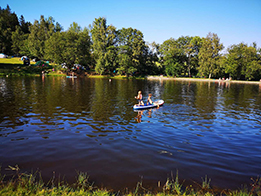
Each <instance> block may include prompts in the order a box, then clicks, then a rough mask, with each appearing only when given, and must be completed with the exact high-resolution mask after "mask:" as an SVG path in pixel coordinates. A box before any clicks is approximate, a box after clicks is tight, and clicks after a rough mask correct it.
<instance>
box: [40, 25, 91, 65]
mask: <svg viewBox="0 0 261 196" xmlns="http://www.w3.org/2000/svg"><path fill="white" fill-rule="evenodd" d="M90 44H91V42H90V35H89V32H88V30H87V29H84V30H83V31H74V30H68V31H66V32H56V33H54V34H53V35H52V36H51V37H50V38H49V39H48V40H47V41H46V42H45V54H46V55H45V58H46V59H49V60H53V61H54V62H55V63H58V64H61V63H66V64H67V65H68V67H69V68H70V67H72V66H73V65H74V64H81V65H84V66H86V65H89V64H90V62H91V59H90Z"/></svg>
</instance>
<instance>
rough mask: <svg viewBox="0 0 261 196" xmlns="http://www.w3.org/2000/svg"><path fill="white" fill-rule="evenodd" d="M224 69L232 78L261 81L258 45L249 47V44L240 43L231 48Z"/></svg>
mask: <svg viewBox="0 0 261 196" xmlns="http://www.w3.org/2000/svg"><path fill="white" fill-rule="evenodd" d="M224 69H225V72H226V73H227V74H230V76H231V77H232V78H236V79H247V80H252V79H256V80H258V79H260V75H261V61H260V54H259V53H258V50H257V49H256V45H255V44H253V46H247V44H244V43H240V44H237V45H232V46H231V47H229V48H228V55H227V58H226V59H225V63H224Z"/></svg>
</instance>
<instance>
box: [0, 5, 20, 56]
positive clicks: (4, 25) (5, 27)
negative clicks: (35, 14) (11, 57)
mask: <svg viewBox="0 0 261 196" xmlns="http://www.w3.org/2000/svg"><path fill="white" fill-rule="evenodd" d="M18 25H19V22H18V18H17V15H16V14H15V13H12V12H11V9H10V7H9V5H7V7H6V9H2V8H1V7H0V51H1V52H2V53H6V54H11V53H12V32H14V31H15V30H16V26H18Z"/></svg>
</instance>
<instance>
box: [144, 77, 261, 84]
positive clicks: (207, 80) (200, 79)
mask: <svg viewBox="0 0 261 196" xmlns="http://www.w3.org/2000/svg"><path fill="white" fill-rule="evenodd" d="M147 79H148V80H180V81H192V82H226V83H227V82H229V83H242V84H259V85H261V82H259V81H240V80H219V79H204V78H170V77H166V76H148V77H147Z"/></svg>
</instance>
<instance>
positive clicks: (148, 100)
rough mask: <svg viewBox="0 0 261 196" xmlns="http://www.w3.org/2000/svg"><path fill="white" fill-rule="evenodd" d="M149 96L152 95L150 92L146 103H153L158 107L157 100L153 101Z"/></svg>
mask: <svg viewBox="0 0 261 196" xmlns="http://www.w3.org/2000/svg"><path fill="white" fill-rule="evenodd" d="M151 97H152V94H151V93H150V94H149V97H148V99H147V105H153V104H154V105H157V107H159V104H158V103H157V101H156V102H155V103H153V101H152V99H151Z"/></svg>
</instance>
